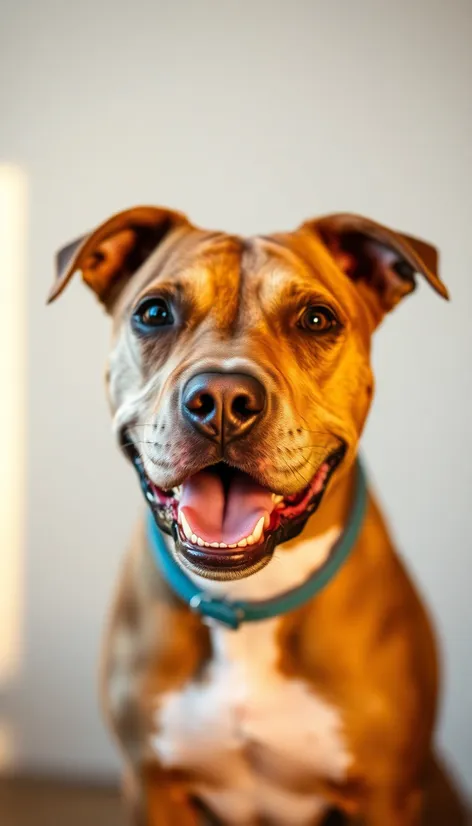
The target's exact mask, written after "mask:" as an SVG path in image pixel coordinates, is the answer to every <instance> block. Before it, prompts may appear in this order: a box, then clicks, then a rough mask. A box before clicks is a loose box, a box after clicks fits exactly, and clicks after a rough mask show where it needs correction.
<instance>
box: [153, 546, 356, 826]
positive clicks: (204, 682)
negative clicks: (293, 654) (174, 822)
mask: <svg viewBox="0 0 472 826" xmlns="http://www.w3.org/2000/svg"><path fill="white" fill-rule="evenodd" d="M338 533H339V531H330V532H329V534H325V535H324V536H323V537H321V538H320V539H318V540H316V541H313V540H311V541H310V540H305V541H304V542H303V541H301V542H300V543H299V545H298V546H297V548H296V549H294V550H292V551H290V552H287V553H286V554H285V555H284V554H283V552H280V553H278V554H277V557H276V558H275V559H274V560H272V562H270V563H269V565H268V566H267V568H265V569H263V570H262V571H260V572H259V573H257V574H254V575H253V576H252V577H248V579H247V580H239V581H237V582H235V583H229V584H227V583H212V584H211V585H212V588H211V590H212V592H216V591H217V592H218V593H220V594H221V592H222V586H223V587H224V593H226V594H227V595H228V596H231V597H233V598H235V597H236V595H237V596H238V597H239V598H247V599H264V598H267V597H269V596H273V595H274V594H276V593H280V592H282V591H284V590H287V589H288V588H291V587H294V585H296V584H299V583H300V582H302V581H303V579H305V578H306V576H307V575H308V574H309V573H310V572H311V571H312V570H313V569H314V568H316V567H318V566H319V565H320V563H321V562H322V561H323V560H324V558H326V556H327V553H328V552H329V550H330V548H331V547H332V544H333V542H334V541H335V539H336V537H337V535H338ZM204 585H205V587H206V588H207V590H208V583H207V582H206V581H205V583H204ZM213 586H215V587H213ZM280 622H281V620H280V619H275V620H266V621H264V622H258V623H248V624H247V625H243V626H242V628H240V629H239V630H238V631H231V630H226V629H224V628H223V627H221V626H213V627H212V628H211V637H212V644H213V657H212V659H211V661H210V662H209V664H208V666H207V669H206V672H205V674H204V675H203V677H202V678H201V679H200V680H199V682H193V683H190V684H188V685H187V686H185V687H184V688H183V689H182V690H180V691H174V692H169V693H168V694H166V695H163V696H162V697H160V698H159V702H158V705H157V707H156V731H157V732H158V733H157V734H156V735H155V736H154V740H153V747H154V750H155V752H156V754H157V756H158V758H159V760H160V761H161V763H162V764H163V765H164V766H166V767H171V766H179V767H182V768H186V769H192V770H195V771H196V772H197V773H198V774H201V776H202V782H201V783H199V784H198V785H196V786H195V788H194V789H192V791H193V792H194V793H195V794H197V795H198V796H200V797H201V798H202V800H204V801H205V802H206V803H207V805H209V806H210V808H211V809H212V811H214V813H215V815H216V816H218V817H219V818H221V819H222V821H223V822H224V823H225V824H228V826H247V824H251V823H252V822H254V821H255V820H256V818H260V817H265V818H266V820H267V821H268V822H269V823H271V824H274V826H308V824H312V823H313V822H314V820H315V819H316V817H317V816H319V815H321V814H323V813H324V811H325V810H326V803H325V801H324V800H322V799H321V798H319V797H316V796H314V795H313V794H310V793H309V792H308V791H307V788H308V789H309V781H310V779H313V778H317V777H319V778H321V779H331V780H335V781H342V780H343V778H344V777H345V774H346V771H347V769H348V767H349V763H350V756H349V753H348V750H347V747H346V744H345V742H344V739H343V731H342V719H341V715H340V712H339V711H338V710H337V709H336V708H334V707H332V706H331V705H330V704H329V703H327V702H326V701H325V700H324V699H323V698H322V697H321V696H319V695H318V694H317V693H316V692H315V691H314V690H313V689H312V688H311V687H310V686H309V685H308V684H306V683H305V682H303V681H302V680H298V679H289V678H287V677H284V676H283V675H282V674H281V673H280V671H279V670H278V668H277V663H278V660H279V657H280V651H279V648H278V643H277V631H278V626H279V623H280ZM304 779H306V780H307V783H306V784H305V787H303V788H302V789H300V783H302V784H303V780H304ZM297 784H298V788H299V789H300V790H299V791H297Z"/></svg>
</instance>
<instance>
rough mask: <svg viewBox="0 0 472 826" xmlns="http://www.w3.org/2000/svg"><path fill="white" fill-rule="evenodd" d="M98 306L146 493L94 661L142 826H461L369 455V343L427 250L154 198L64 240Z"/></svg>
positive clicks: (422, 643)
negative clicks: (221, 225) (212, 218)
mask: <svg viewBox="0 0 472 826" xmlns="http://www.w3.org/2000/svg"><path fill="white" fill-rule="evenodd" d="M57 261H58V275H57V279H56V282H55V284H54V286H53V289H52V291H51V295H50V299H51V300H53V299H55V298H56V297H57V296H59V294H60V293H62V291H63V289H64V288H65V287H66V285H67V283H68V282H69V280H70V279H71V277H72V276H73V274H74V273H75V272H76V271H80V272H81V273H82V277H83V279H84V281H85V282H86V283H87V285H88V286H89V287H90V288H91V289H92V290H93V291H94V292H95V293H96V295H97V296H98V298H99V299H100V301H101V302H102V304H103V305H104V307H105V308H106V310H107V312H108V313H109V315H110V317H111V322H112V330H113V332H112V344H111V351H110V356H109V362H108V369H107V392H108V397H109V402H110V407H111V411H112V416H113V427H114V430H115V433H116V437H117V440H118V443H119V445H120V447H121V449H122V450H123V451H124V453H125V455H126V456H127V457H128V458H129V460H130V461H131V463H132V464H133V466H134V468H135V470H136V472H137V475H138V479H139V483H140V485H141V486H142V489H143V493H144V496H145V501H146V506H145V508H143V519H142V521H141V522H140V523H139V524H138V525H137V527H136V531H135V534H134V537H133V540H132V543H131V545H130V547H129V552H128V554H127V556H126V559H125V563H124V567H123V572H122V576H121V579H120V583H119V587H118V591H117V595H116V599H115V601H114V605H113V610H112V612H111V615H110V622H109V627H108V631H107V635H106V644H105V647H104V658H103V701H104V709H105V713H106V717H107V720H108V723H109V726H110V728H111V730H112V732H113V733H114V735H115V737H116V740H117V743H118V745H119V747H120V749H121V752H122V755H123V788H124V794H125V799H126V803H127V806H128V809H129V816H130V822H131V823H132V824H133V826H187V825H188V824H192V825H195V824H197V823H203V822H211V823H221V824H228V826H256V825H258V824H265V826H316V825H317V824H321V823H324V822H325V820H326V822H328V821H327V819H328V818H331V817H332V816H334V813H335V812H337V813H338V816H339V817H341V818H342V819H344V821H345V822H346V823H356V824H361V823H362V824H365V826H420V825H421V824H431V826H433V824H436V826H440V824H442V826H453V824H454V826H459V824H460V823H462V822H463V820H462V814H461V808H460V804H459V801H458V800H457V798H456V795H455V793H454V790H453V788H452V784H451V783H450V781H449V780H448V778H447V777H446V774H445V772H444V771H443V770H442V769H441V768H440V765H439V761H438V760H437V758H436V756H435V754H434V747H433V742H432V741H433V732H434V724H435V715H436V701H437V683H438V674H437V671H438V668H437V661H436V652H435V643H434V638H433V634H432V631H431V628H430V623H429V620H428V617H427V615H426V612H425V610H424V608H423V606H422V603H421V601H420V599H419V597H418V595H417V593H416V591H415V589H414V588H413V586H412V584H411V582H410V580H409V578H408V576H407V574H406V572H405V570H404V568H403V565H402V564H401V562H400V560H399V558H398V557H397V555H396V553H395V551H394V549H393V547H392V544H391V541H390V539H389V536H388V532H387V530H386V527H385V525H384V522H383V519H382V515H381V513H380V512H379V509H378V507H377V505H376V503H375V500H374V498H373V496H372V494H371V493H370V491H369V490H368V487H367V483H366V477H365V473H364V470H363V468H362V463H361V461H360V459H359V457H358V450H359V440H360V437H361V434H362V430H363V427H364V423H365V420H366V416H367V413H368V410H369V406H370V403H371V400H372V395H373V384H374V382H373V376H372V370H371V365H370V348H371V340H372V336H373V334H374V332H375V331H376V329H377V327H378V326H379V324H380V322H381V321H382V320H383V318H384V316H385V315H386V313H388V312H389V311H390V310H391V309H393V307H394V306H395V305H396V304H397V303H398V302H399V301H400V299H402V298H403V297H404V296H406V295H407V294H408V293H410V292H412V291H413V290H414V288H415V279H416V278H417V277H418V276H419V277H423V278H424V279H425V280H426V281H427V282H428V283H429V284H430V286H431V287H432V288H433V289H434V290H435V291H436V292H437V293H438V295H439V296H441V297H442V298H447V291H446V287H445V286H444V284H443V283H442V281H441V280H440V278H439V275H438V272H437V254H436V251H435V250H434V248H433V247H431V246H430V245H428V244H426V243H425V242H423V241H419V240H417V239H415V238H412V237H410V236H407V235H404V234H400V233H398V232H395V231H393V230H391V229H388V228H387V227H384V226H381V225H379V224H377V223H375V222H373V221H371V220H368V219H366V218H362V217H359V216H355V215H345V214H339V215H331V216H327V217H323V218H319V219H313V220H311V221H308V222H306V223H304V224H303V225H302V226H301V227H300V228H298V229H297V230H295V231H293V232H287V233H277V234H274V235H270V236H255V237H253V238H239V237H237V236H233V235H227V234H225V233H223V232H215V231H211V232H210V231H204V230H202V229H199V228H196V227H195V226H193V225H192V224H191V223H190V222H189V221H188V220H187V219H186V218H185V216H184V215H182V214H180V213H176V212H172V211H170V210H166V209H161V208H157V207H136V208H133V209H129V210H126V211H125V212H121V213H119V214H117V215H115V216H113V217H112V218H110V219H109V220H108V221H106V222H105V223H103V224H101V225H100V226H99V227H98V228H97V229H95V230H94V231H93V232H91V233H90V234H88V235H85V236H83V237H82V238H80V239H79V240H77V241H76V242H74V243H72V244H69V245H68V246H67V247H65V248H64V249H63V250H62V251H61V252H60V253H59V255H58V259H57Z"/></svg>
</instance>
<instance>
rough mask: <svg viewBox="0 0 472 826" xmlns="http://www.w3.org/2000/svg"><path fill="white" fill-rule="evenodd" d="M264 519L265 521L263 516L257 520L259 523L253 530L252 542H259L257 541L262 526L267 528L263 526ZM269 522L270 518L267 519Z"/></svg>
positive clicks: (262, 528) (260, 534)
mask: <svg viewBox="0 0 472 826" xmlns="http://www.w3.org/2000/svg"><path fill="white" fill-rule="evenodd" d="M265 519H266V517H265V516H261V518H260V519H259V522H258V523H257V525H256V527H255V528H254V530H253V532H252V537H253V539H254V542H259V540H260V538H261V536H262V531H263V530H264V526H265V527H268V526H267V525H266V524H265ZM269 522H270V518H269Z"/></svg>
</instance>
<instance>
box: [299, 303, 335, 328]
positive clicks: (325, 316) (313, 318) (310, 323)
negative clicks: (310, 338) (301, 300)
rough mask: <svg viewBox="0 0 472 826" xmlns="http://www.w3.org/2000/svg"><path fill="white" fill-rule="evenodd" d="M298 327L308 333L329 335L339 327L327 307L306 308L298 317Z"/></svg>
mask: <svg viewBox="0 0 472 826" xmlns="http://www.w3.org/2000/svg"><path fill="white" fill-rule="evenodd" d="M298 326H299V327H301V328H302V329H303V330H308V332H310V333H319V334H322V333H329V332H332V331H333V330H336V329H337V328H338V327H339V321H338V319H337V318H336V316H335V314H334V313H333V311H332V310H330V309H329V307H321V306H320V307H318V306H317V307H307V308H306V310H304V311H303V313H302V315H301V316H300V319H299V322H298Z"/></svg>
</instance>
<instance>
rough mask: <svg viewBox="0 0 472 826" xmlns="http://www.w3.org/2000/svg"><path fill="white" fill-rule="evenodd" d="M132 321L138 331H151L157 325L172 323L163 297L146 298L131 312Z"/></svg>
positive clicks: (171, 317) (167, 305) (168, 308)
mask: <svg viewBox="0 0 472 826" xmlns="http://www.w3.org/2000/svg"><path fill="white" fill-rule="evenodd" d="M132 323H133V326H134V327H135V329H137V330H138V332H143V333H151V332H153V331H154V330H156V329H157V328H158V327H167V326H169V325H170V324H173V323H174V317H173V315H172V311H171V309H170V306H169V304H168V302H167V301H166V300H165V299H164V298H158V297H157V296H156V297H155V298H146V299H145V300H144V301H142V302H141V304H139V305H138V307H137V308H136V310H135V311H134V313H133V317H132Z"/></svg>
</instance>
